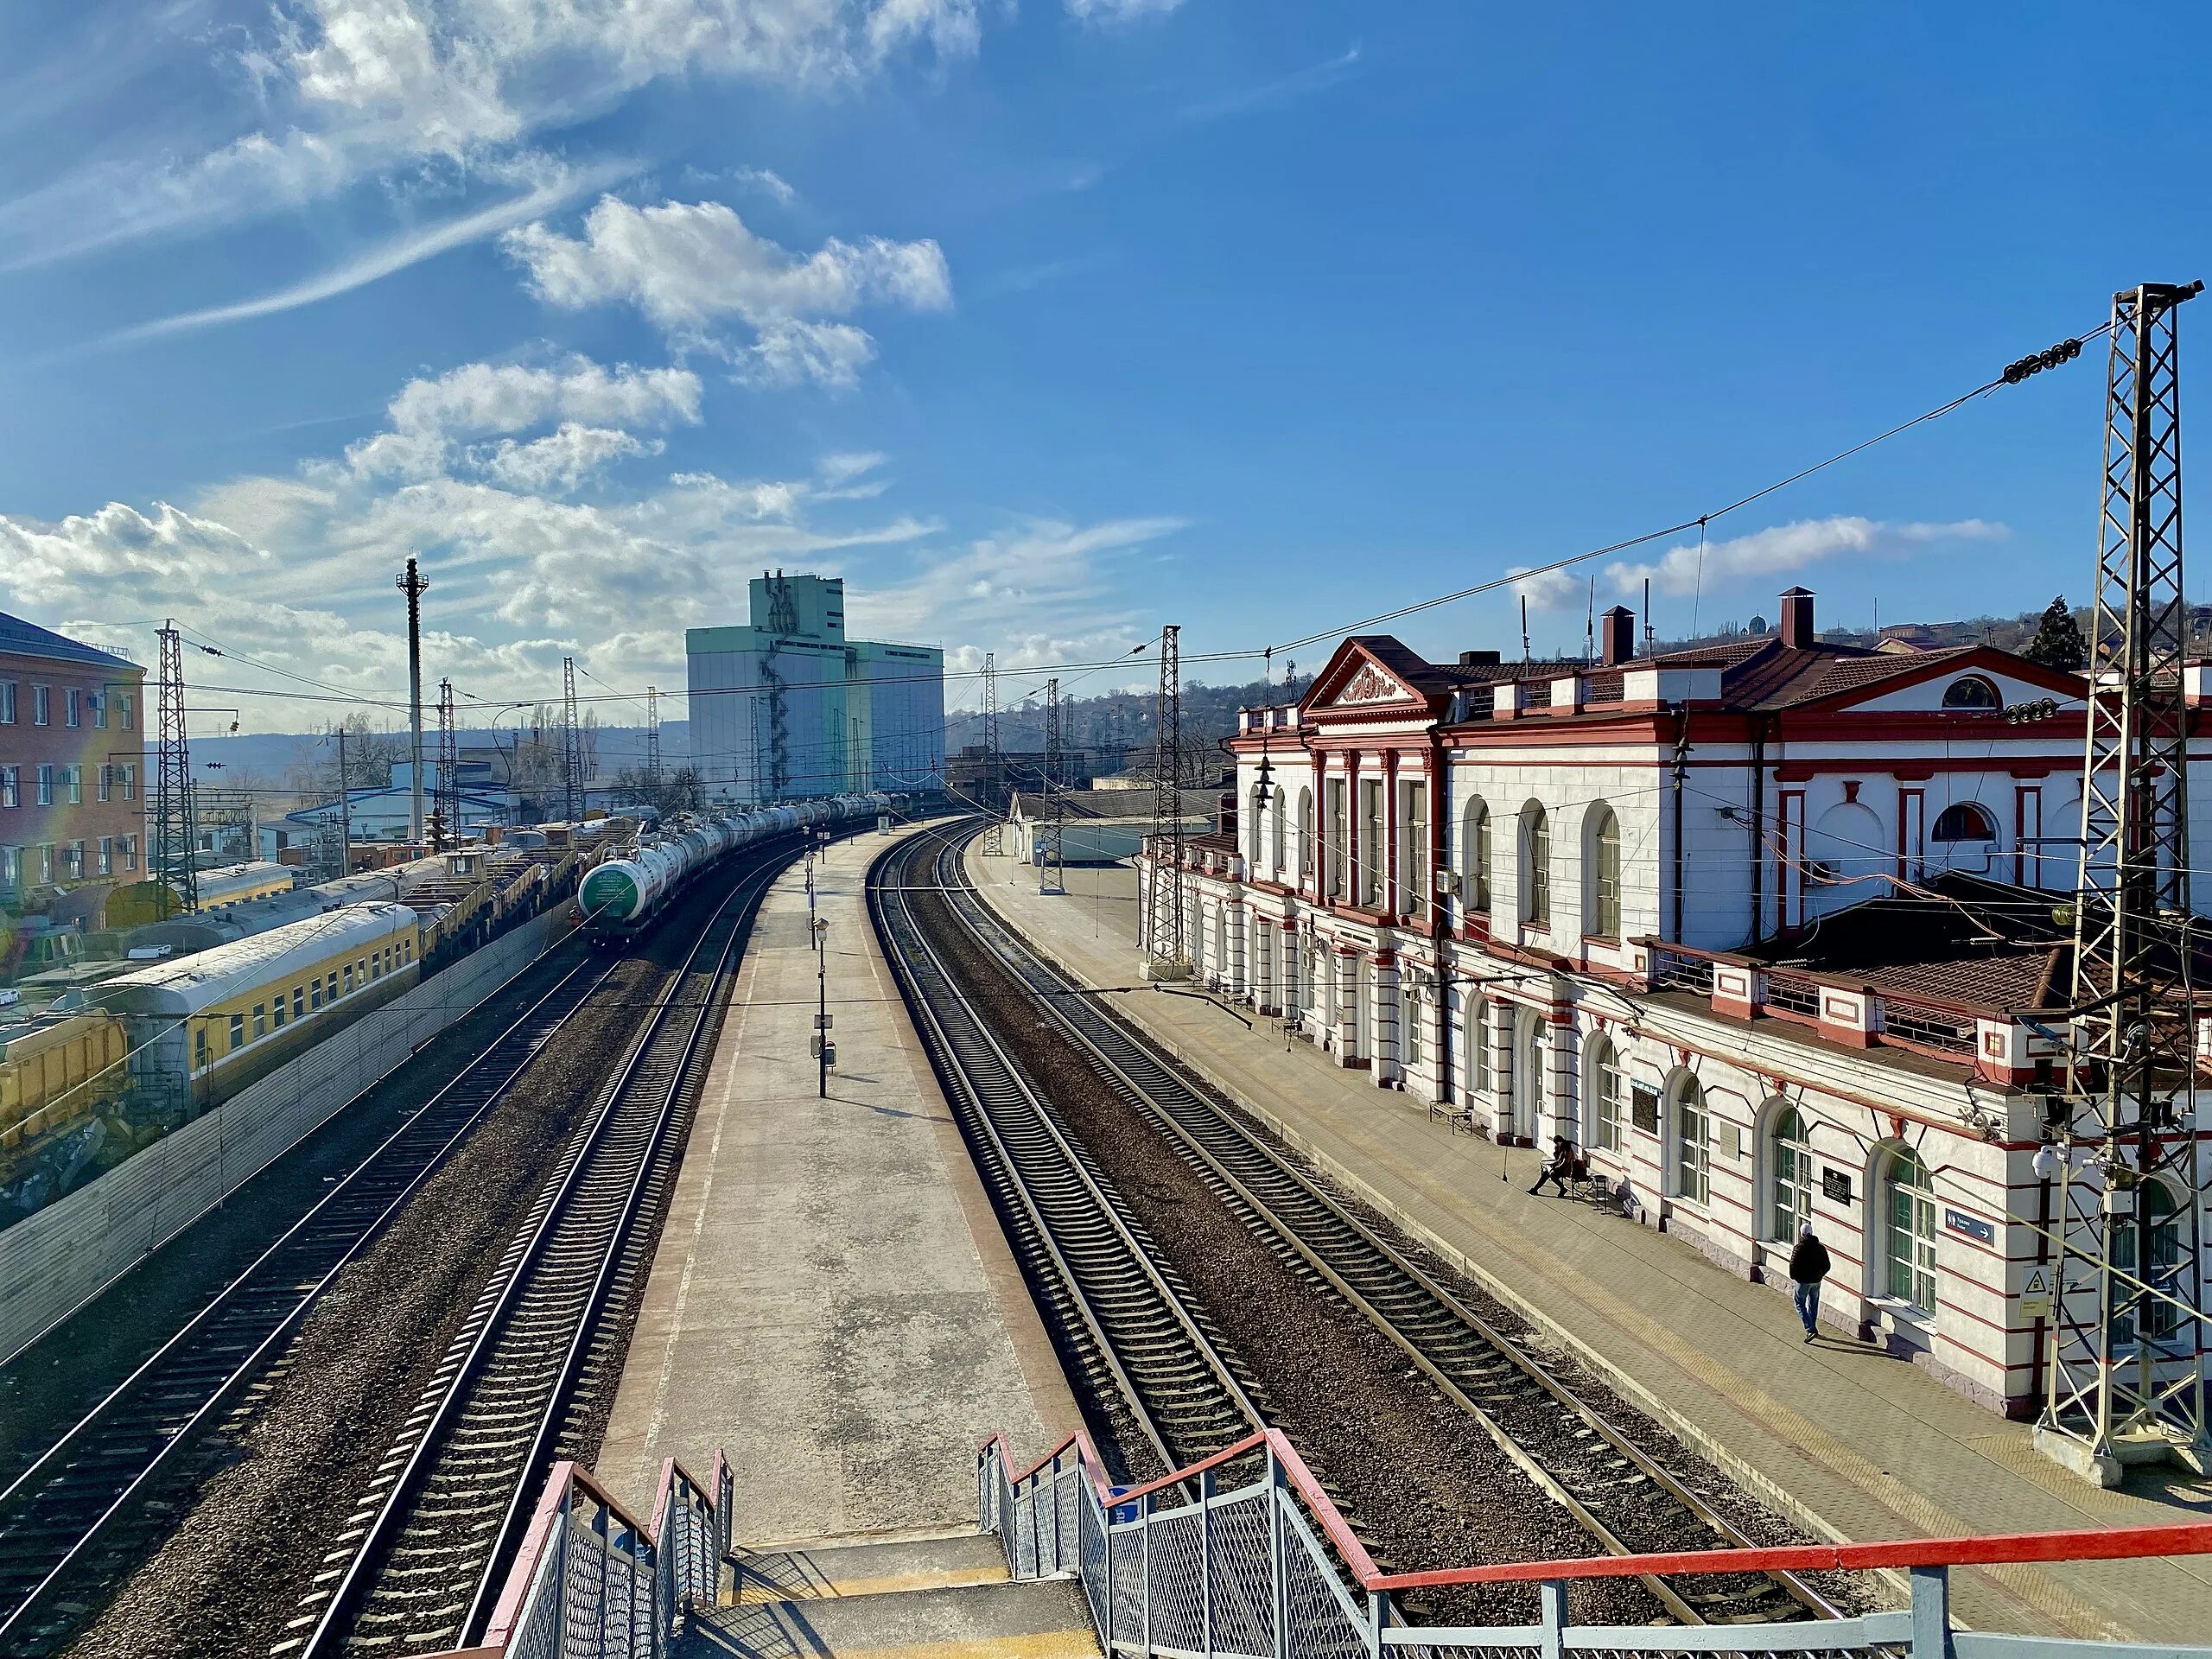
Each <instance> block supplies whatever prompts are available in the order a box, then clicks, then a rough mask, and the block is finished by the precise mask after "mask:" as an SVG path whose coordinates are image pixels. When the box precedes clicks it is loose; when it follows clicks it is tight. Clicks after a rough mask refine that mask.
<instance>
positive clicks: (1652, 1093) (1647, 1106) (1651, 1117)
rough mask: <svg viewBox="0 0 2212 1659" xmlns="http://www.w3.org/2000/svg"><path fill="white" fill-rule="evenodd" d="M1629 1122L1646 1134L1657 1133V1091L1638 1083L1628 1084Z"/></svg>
mask: <svg viewBox="0 0 2212 1659" xmlns="http://www.w3.org/2000/svg"><path fill="white" fill-rule="evenodd" d="M1628 1096H1629V1112H1630V1122H1632V1123H1634V1124H1635V1125H1636V1127H1637V1128H1639V1129H1642V1130H1643V1132H1644V1133H1645V1134H1646V1135H1656V1134H1658V1133H1659V1091H1658V1090H1656V1089H1648V1088H1646V1087H1645V1086H1644V1085H1643V1084H1640V1083H1631V1084H1629V1086H1628Z"/></svg>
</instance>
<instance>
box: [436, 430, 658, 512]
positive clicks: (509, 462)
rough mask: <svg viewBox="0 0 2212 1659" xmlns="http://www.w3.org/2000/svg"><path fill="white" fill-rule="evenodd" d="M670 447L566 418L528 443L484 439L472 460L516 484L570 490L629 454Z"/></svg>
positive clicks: (525, 487) (497, 479)
mask: <svg viewBox="0 0 2212 1659" xmlns="http://www.w3.org/2000/svg"><path fill="white" fill-rule="evenodd" d="M664 448H667V446H666V445H665V444H664V443H662V442H659V441H658V439H656V440H654V441H652V442H646V441H645V440H642V439H639V438H633V437H632V436H631V435H629V434H628V433H627V432H623V431H620V430H617V429H614V428H613V427H605V426H581V425H578V424H577V423H575V422H574V421H564V422H563V423H561V425H560V427H559V428H558V429H556V430H555V431H553V432H550V433H549V434H547V435H545V436H544V437H542V438H533V439H531V441H530V442H527V443H518V442H515V441H514V440H513V439H512V438H502V439H500V440H499V442H498V443H497V444H496V445H493V446H490V447H488V448H487V447H486V446H484V445H481V444H480V445H478V446H477V447H476V448H473V449H471V450H470V451H469V452H468V464H469V465H470V466H472V467H475V468H476V469H477V470H478V471H480V472H481V473H482V474H484V475H485V476H486V477H487V478H489V479H491V480H493V482H494V483H498V484H505V485H506V486H509V487H510V488H512V489H518V490H523V491H527V492H530V493H534V494H543V493H545V492H547V491H551V490H557V491H560V492H562V493H568V492H570V491H573V490H575V488H576V487H577V486H579V485H581V484H582V483H583V482H584V480H586V479H588V478H590V477H591V476H593V475H594V474H596V473H598V472H599V471H600V470H601V468H602V467H607V466H608V465H610V464H611V463H613V462H614V461H620V460H622V459H624V458H625V457H626V456H630V455H657V454H659V453H660V452H661V451H662V450H663V449H664Z"/></svg>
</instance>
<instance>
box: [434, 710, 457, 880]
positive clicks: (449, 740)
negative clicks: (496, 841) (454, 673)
mask: <svg viewBox="0 0 2212 1659" xmlns="http://www.w3.org/2000/svg"><path fill="white" fill-rule="evenodd" d="M432 816H433V817H435V818H436V820H437V823H438V831H439V834H438V839H439V840H440V841H441V842H442V843H443V845H442V846H439V847H436V848H435V849H433V850H434V851H437V852H443V851H444V850H445V849H446V848H448V847H458V846H460V845H461V733H460V730H459V728H456V727H455V726H454V719H453V682H452V681H451V680H440V681H439V682H438V798H437V805H436V806H435V808H434V809H433V810H432Z"/></svg>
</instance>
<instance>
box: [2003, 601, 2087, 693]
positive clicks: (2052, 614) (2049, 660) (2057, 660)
mask: <svg viewBox="0 0 2212 1659" xmlns="http://www.w3.org/2000/svg"><path fill="white" fill-rule="evenodd" d="M2020 654H2021V655H2022V656H2023V657H2025V658H2027V659H2028V660H2029V661H2030V662H2031V663H2041V664H2043V665H2044V667H2045V668H2056V669H2062V670H2063V671H2065V672H2067V673H2069V674H2078V673H2080V672H2081V671H2082V670H2083V669H2085V668H2087V667H2088V665H2089V645H2088V641H2087V640H2086V639H2082V625H2081V624H2080V623H2079V622H2076V621H2075V620H2074V613H2073V612H2072V611H2070V610H2069V609H2067V608H2066V595H2065V594H2059V596H2058V597H2057V598H2056V599H2054V600H2052V601H2050V604H2049V605H2047V606H2045V607H2044V613H2043V622H2042V624H2041V626H2038V627H2037V629H2036V637H2035V638H2034V639H2032V640H2031V641H2029V643H2028V648H2027V649H2026V650H2025V651H2024V652H2021V653H2020Z"/></svg>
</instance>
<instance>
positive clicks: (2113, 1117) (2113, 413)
mask: <svg viewBox="0 0 2212 1659" xmlns="http://www.w3.org/2000/svg"><path fill="white" fill-rule="evenodd" d="M2203 286H2204V284H2203V283H2190V284H2189V285H2187V286H2185V287H2184V286H2177V285H2174V284H2170V283H2144V284H2143V285H2141V286H2140V287H2138V288H2133V289H2126V290H2124V291H2123V292H2121V293H2119V294H2115V295H2114V296H2113V315H2112V338H2111V350H2110V359H2109V362H2110V367H2109V371H2108V373H2107V391H2106V399H2105V467H2104V486H2103V507H2102V513H2101V522H2100V526H2099V533H2098V549H2097V578H2096V601H2095V615H2096V624H2095V630H2094V636H2093V639H2092V640H2091V645H2090V651H2091V657H2090V664H2089V706H2088V742H2087V746H2086V749H2085V753H2084V756H2083V762H2082V868H2081V879H2080V887H2079V891H2078V893H2077V896H2076V899H2075V948H2074V981H2073V1002H2072V1013H2073V1015H2074V1029H2075V1042H2074V1052H2073V1053H2072V1055H2071V1056H2070V1057H2069V1077H2068V1087H2067V1090H2066V1093H2065V1096H2064V1097H2063V1098H2062V1099H2057V1100H2055V1101H2054V1102H2053V1104H2052V1113H2051V1117H2052V1122H2051V1132H2052V1135H2053V1136H2054V1145H2053V1146H2052V1147H2051V1148H2050V1151H2051V1153H2052V1154H2054V1157H2055V1159H2056V1160H2061V1161H2063V1175H2062V1177H2061V1186H2060V1195H2061V1205H2060V1217H2061V1220H2060V1223H2059V1232H2060V1237H2059V1241H2058V1244H2059V1252H2058V1268H2059V1273H2058V1286H2059V1289H2058V1292H2057V1294H2056V1300H2055V1302H2054V1305H2053V1315H2054V1317H2053V1318H2052V1320H2051V1329H2050V1378H2051V1383H2050V1394H2049V1396H2048V1399H2047V1401H2046V1402H2045V1405H2044V1415H2043V1419H2042V1421H2041V1422H2040V1423H2039V1424H2038V1425H2037V1441H2038V1443H2039V1444H2040V1445H2042V1446H2043V1447H2044V1450H2045V1451H2047V1452H2050V1454H2051V1455H2052V1456H2054V1457H2056V1458H2057V1459H2059V1460H2060V1461H2062V1462H2063V1463H2065V1464H2067V1465H2069V1466H2071V1467H2073V1468H2075V1469H2077V1470H2079V1471H2081V1472H2082V1473H2083V1474H2086V1475H2088V1476H2090V1477H2091V1478H2094V1479H2095V1480H2097V1481H2098V1483H2099V1484H2102V1485H2107V1486H2112V1485H2117V1484H2119V1482H2120V1477H2121V1474H2122V1471H2123V1469H2124V1467H2125V1465H2127V1464H2130V1463H2134V1462H2138V1461H2146V1460H2154V1459H2161V1458H2164V1457H2167V1456H2174V1457H2177V1458H2179V1459H2181V1460H2183V1461H2184V1462H2187V1463H2191V1464H2193V1465H2195V1466H2196V1467H2197V1468H2198V1469H2200V1470H2202V1469H2203V1468H2204V1466H2205V1462H2206V1459H2207V1455H2208V1452H2212V1440H2208V1434H2207V1422H2206V1416H2205V1376H2204V1370H2205V1356H2206V1353H2207V1344H2206V1340H2205V1317H2204V1316H2205V1306H2204V1295H2203V1275H2202V1259H2203V1258H2202V1226H2203V1219H2202V1218H2203V1212H2204V1199H2205V1191H2206V1186H2207V1179H2206V1165H2205V1159H2204V1155H2203V1151H2202V1145H2201V1143H2200V1139H2199V1125H2198V1123H2197V1121H2196V1090H2195V1077H2196V1064H2197V1053H2198V1045H2197V1021H2198V1016H2199V1013H2200V1011H2199V1010H2198V1009H2197V1007H2196V1001H2195V988H2194V985H2193V983H2192V978H2193V975H2192V963H2191V957H2192V956H2193V954H2194V938H2193V929H2192V917H2191V912H2190V882H2189V813H2188V804H2189V787H2188V760H2189V709H2188V700H2187V695H2186V688H2185V686H2184V683H2183V657H2184V653H2185V648H2186V645H2187V642H2188V638H2189V628H2188V609H2187V606H2186V604H2185V602H2184V599H2183V588H2182V536H2181V401H2180V390H2179V383H2178V378H2177V359H2178V350H2177V347H2178V337H2177V332H2176V327H2175V315H2174V314H2175V312H2176V310H2177V308H2179V307H2180V306H2181V305H2182V304H2183V302H2185V301H2187V300H2189V299H2190V298H2192V297H2193V296H2196V294H2197V293H2198V292H2199V291H2201V290H2202V288H2203ZM2053 1160H2054V1159H2044V1160H2039V1161H2040V1162H2041V1163H2043V1164H2044V1166H2048V1164H2049V1163H2050V1162H2051V1161H2053Z"/></svg>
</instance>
